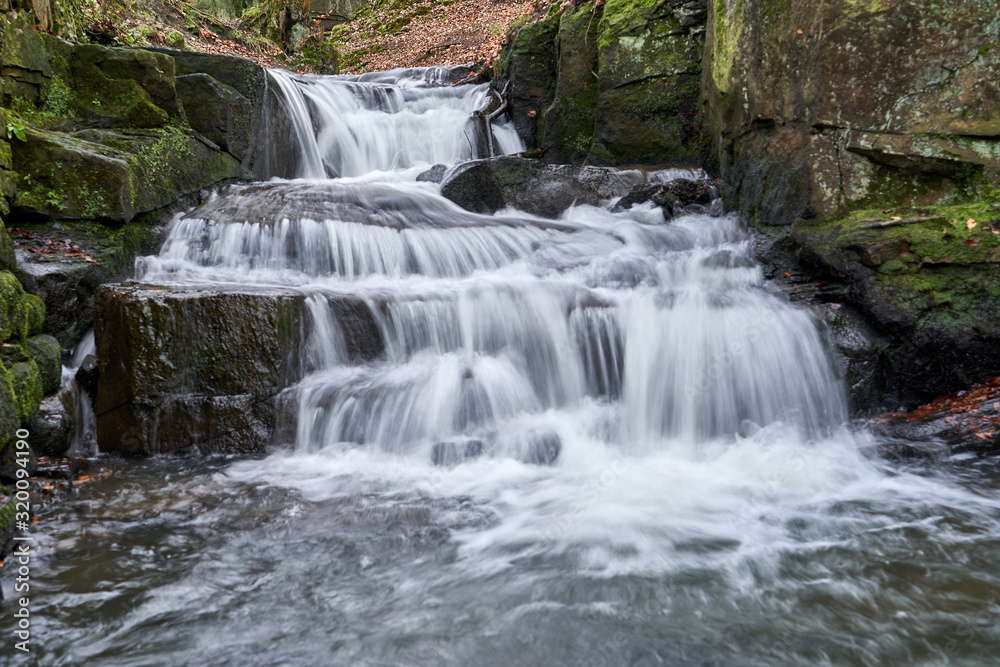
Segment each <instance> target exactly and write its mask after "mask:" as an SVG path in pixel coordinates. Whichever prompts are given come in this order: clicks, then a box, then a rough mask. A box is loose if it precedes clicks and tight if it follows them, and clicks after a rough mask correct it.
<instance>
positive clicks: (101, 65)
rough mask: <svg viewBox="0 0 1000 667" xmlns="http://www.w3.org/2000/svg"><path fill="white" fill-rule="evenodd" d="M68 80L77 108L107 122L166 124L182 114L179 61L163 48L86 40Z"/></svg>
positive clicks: (75, 53) (75, 54)
mask: <svg viewBox="0 0 1000 667" xmlns="http://www.w3.org/2000/svg"><path fill="white" fill-rule="evenodd" d="M67 84H68V85H69V88H70V90H72V92H73V102H74V112H75V113H76V114H77V115H84V116H85V117H87V118H88V119H93V122H94V123H96V124H99V125H103V126H105V127H116V126H124V127H132V128H141V127H162V126H164V125H166V124H167V122H168V121H169V120H170V119H171V118H180V116H181V106H180V103H179V102H178V100H177V92H176V90H175V88H174V61H173V59H172V58H170V57H169V56H167V55H164V54H162V53H154V52H152V51H146V50H142V49H115V48H109V47H106V46H99V45H97V44H81V45H78V46H76V47H74V48H73V55H72V60H71V65H70V73H69V81H67Z"/></svg>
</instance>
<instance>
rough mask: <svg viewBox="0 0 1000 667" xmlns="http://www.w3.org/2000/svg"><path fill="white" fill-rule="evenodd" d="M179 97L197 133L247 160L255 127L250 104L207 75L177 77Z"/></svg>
mask: <svg viewBox="0 0 1000 667" xmlns="http://www.w3.org/2000/svg"><path fill="white" fill-rule="evenodd" d="M177 97H178V98H179V99H180V100H181V102H182V103H183V105H184V112H185V116H186V117H187V120H188V123H189V124H190V125H191V127H192V128H193V129H194V130H196V131H198V132H200V133H201V134H202V135H203V136H205V137H206V138H207V139H209V140H210V141H212V142H214V143H215V144H216V145H217V146H218V147H219V149H220V150H223V151H226V152H227V153H229V154H230V155H232V156H233V157H235V158H236V159H237V160H240V161H242V160H243V159H244V158H245V157H246V155H247V150H248V149H249V148H250V143H251V139H252V137H251V135H250V132H251V130H252V127H253V123H252V122H251V121H252V116H253V106H252V105H251V103H250V100H248V99H247V98H245V97H243V96H242V95H240V94H239V93H237V92H236V90H235V89H233V88H231V87H230V86H227V85H226V84H224V83H221V82H220V81H217V80H216V79H214V78H212V77H211V76H209V75H208V74H204V73H197V74H186V75H183V76H179V77H177Z"/></svg>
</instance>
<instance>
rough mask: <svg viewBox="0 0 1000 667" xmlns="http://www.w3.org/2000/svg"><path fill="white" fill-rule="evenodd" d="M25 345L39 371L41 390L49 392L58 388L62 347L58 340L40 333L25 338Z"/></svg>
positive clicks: (60, 379) (60, 375)
mask: <svg viewBox="0 0 1000 667" xmlns="http://www.w3.org/2000/svg"><path fill="white" fill-rule="evenodd" d="M25 345H26V346H27V348H28V354H30V355H31V358H32V359H34V361H35V364H36V365H37V366H38V371H39V373H41V379H42V392H43V393H45V394H50V393H52V392H54V391H56V390H57V389H59V385H60V384H61V381H62V363H61V361H62V349H61V348H60V346H59V341H58V340H56V339H55V338H53V337H52V336H49V335H46V334H41V335H37V336H32V337H31V338H29V339H27V340H26V341H25Z"/></svg>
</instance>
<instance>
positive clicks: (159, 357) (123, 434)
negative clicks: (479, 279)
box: [95, 283, 383, 455]
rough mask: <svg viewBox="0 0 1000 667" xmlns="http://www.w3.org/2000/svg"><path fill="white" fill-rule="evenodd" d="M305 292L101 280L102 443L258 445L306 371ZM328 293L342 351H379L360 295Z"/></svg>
mask: <svg viewBox="0 0 1000 667" xmlns="http://www.w3.org/2000/svg"><path fill="white" fill-rule="evenodd" d="M306 296H307V295H306V294H305V293H303V292H301V291H297V290H293V289H290V288H271V287H261V288H254V287H251V286H239V287H235V286H234V287H228V286H227V287H197V286H193V287H192V286H184V287H178V286H158V285H150V284H136V283H130V284H112V285H105V286H103V287H102V289H101V291H100V292H99V294H98V307H97V310H98V313H97V326H96V329H95V335H96V341H97V355H98V359H99V361H100V374H99V378H98V381H97V396H96V406H97V410H96V411H97V438H98V443H99V445H100V447H101V449H102V451H117V452H122V453H126V454H131V455H147V454H153V453H159V452H171V451H183V450H188V449H198V450H199V451H201V452H203V453H204V452H210V453H236V452H240V453H247V452H259V451H263V450H264V448H265V447H266V446H267V445H268V444H270V442H271V434H272V432H273V429H274V423H275V409H274V403H275V398H276V396H277V394H278V393H279V392H280V391H282V390H283V389H286V388H288V387H290V386H292V385H293V384H295V383H296V382H298V381H299V380H300V379H301V378H302V376H303V374H304V372H305V370H306V369H305V360H304V358H303V350H304V349H305V341H306V340H307V337H308V335H309V332H310V328H311V319H310V318H309V316H308V313H307V310H306V303H305V301H306ZM330 303H331V307H332V310H333V312H334V313H335V314H336V316H337V319H338V322H339V323H340V325H341V327H342V328H343V330H344V338H345V342H346V344H347V354H348V356H349V357H351V358H352V359H359V360H361V359H365V360H367V359H372V358H374V357H377V356H379V355H381V354H382V347H383V342H382V339H381V335H380V334H379V330H378V327H377V326H376V323H375V320H374V318H373V317H372V314H371V311H370V310H369V308H368V306H367V304H366V303H365V302H364V301H362V300H361V299H358V298H356V297H350V296H344V297H330Z"/></svg>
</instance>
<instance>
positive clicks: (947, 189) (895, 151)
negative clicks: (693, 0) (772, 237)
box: [705, 0, 1000, 225]
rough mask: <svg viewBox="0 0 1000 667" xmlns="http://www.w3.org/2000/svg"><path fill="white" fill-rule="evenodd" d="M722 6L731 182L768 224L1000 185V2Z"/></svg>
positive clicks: (724, 132)
mask: <svg viewBox="0 0 1000 667" xmlns="http://www.w3.org/2000/svg"><path fill="white" fill-rule="evenodd" d="M711 14H712V18H711V20H710V21H709V32H708V40H709V44H710V45H711V48H709V49H708V52H707V54H706V66H705V101H706V104H707V107H708V110H709V114H710V117H711V119H712V121H713V123H714V124H715V126H716V128H717V132H718V134H717V137H716V138H717V139H718V146H719V151H720V153H719V163H720V165H721V169H722V177H723V181H724V182H725V183H726V186H727V188H728V192H727V194H728V196H729V199H730V202H731V203H732V204H733V205H735V206H738V207H739V208H741V209H744V210H746V211H748V212H749V213H750V214H751V215H752V216H754V217H755V218H756V219H757V221H758V222H760V223H761V224H764V225H789V224H791V223H792V222H794V221H795V220H796V219H798V218H806V219H809V218H814V217H826V216H831V215H835V214H837V213H838V212H840V211H842V210H844V209H845V208H847V207H852V208H853V207H856V206H866V207H870V208H875V206H867V204H868V203H871V204H876V205H878V206H879V207H881V208H889V207H890V206H893V205H901V204H904V203H907V204H916V205H921V204H927V203H930V202H933V201H937V200H941V199H949V198H950V199H954V198H957V197H960V196H963V195H968V194H972V191H973V190H974V189H975V188H976V186H977V185H980V184H986V183H992V184H993V185H994V186H995V185H997V184H998V183H1000V180H998V179H1000V157H998V155H1000V154H998V151H997V144H996V142H995V138H996V137H997V136H998V129H1000V84H997V73H998V67H1000V51H998V50H997V48H996V22H995V20H996V7H995V5H994V3H992V2H989V1H988V0H963V2H957V3H949V4H946V5H941V6H939V7H938V6H935V8H934V9H933V10H929V9H928V6H927V3H925V2H921V1H919V0H886V1H884V2H867V3H866V2H862V3H858V2H853V1H848V0H821V1H819V2H814V1H812V0H790V1H789V2H786V3H783V4H782V5H781V6H780V7H771V6H770V5H769V4H768V3H747V2H735V1H733V0H727V1H725V2H721V1H720V2H717V3H715V4H714V5H713V7H712V12H711Z"/></svg>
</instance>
